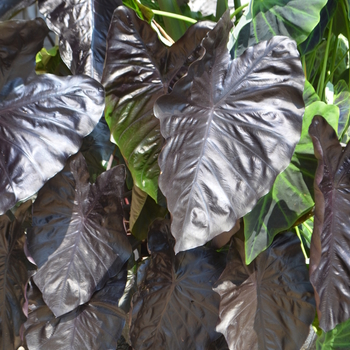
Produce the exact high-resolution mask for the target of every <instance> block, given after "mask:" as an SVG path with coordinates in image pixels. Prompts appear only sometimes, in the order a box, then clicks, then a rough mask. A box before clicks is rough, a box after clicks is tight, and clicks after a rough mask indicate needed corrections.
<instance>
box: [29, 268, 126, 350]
mask: <svg viewBox="0 0 350 350" xmlns="http://www.w3.org/2000/svg"><path fill="white" fill-rule="evenodd" d="M125 281H126V269H123V270H122V271H121V272H119V274H118V275H117V276H116V277H114V278H112V279H110V280H109V281H108V282H107V283H106V285H105V286H104V287H103V289H101V290H100V291H98V292H97V293H95V294H94V295H93V297H92V298H91V300H90V301H89V302H88V303H86V304H84V305H82V306H79V307H78V308H77V309H75V310H73V311H71V312H70V313H68V314H66V315H63V316H60V317H57V318H56V317H55V316H54V314H53V313H52V312H51V310H50V309H49V307H48V306H47V305H46V304H45V303H44V301H43V299H42V296H41V293H40V290H39V288H38V287H37V286H36V285H35V284H34V283H33V282H32V283H31V285H30V288H29V291H28V302H29V314H28V320H27V322H26V323H25V325H24V326H25V337H26V341H27V345H28V349H29V350H37V349H50V350H81V349H101V350H110V349H116V347H117V341H118V338H119V337H120V335H121V333H122V330H123V327H124V325H125V314H124V312H123V311H122V310H121V309H119V307H118V300H119V298H120V297H121V296H122V294H123V290H124V287H125Z"/></svg>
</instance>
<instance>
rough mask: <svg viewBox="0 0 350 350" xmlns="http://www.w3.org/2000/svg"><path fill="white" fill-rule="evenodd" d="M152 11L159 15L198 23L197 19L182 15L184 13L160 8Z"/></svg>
mask: <svg viewBox="0 0 350 350" xmlns="http://www.w3.org/2000/svg"><path fill="white" fill-rule="evenodd" d="M152 12H153V13H154V14H155V15H159V16H164V17H170V18H176V19H179V20H181V21H185V22H189V23H197V21H196V20H195V19H193V18H190V17H186V16H182V15H178V14H176V13H171V12H167V11H160V10H152Z"/></svg>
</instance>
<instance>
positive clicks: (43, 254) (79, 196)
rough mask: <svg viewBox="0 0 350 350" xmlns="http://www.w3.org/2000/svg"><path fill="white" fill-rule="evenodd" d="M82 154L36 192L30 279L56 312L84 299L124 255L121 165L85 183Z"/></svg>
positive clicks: (63, 311)
mask: <svg viewBox="0 0 350 350" xmlns="http://www.w3.org/2000/svg"><path fill="white" fill-rule="evenodd" d="M88 178H89V173H88V169H87V165H86V162H85V160H84V157H83V156H82V155H81V154H80V153H78V154H77V155H76V156H74V157H72V158H71V159H70V160H69V162H68V163H67V165H66V167H65V168H64V170H63V171H62V172H60V173H59V174H57V175H56V176H55V177H54V178H53V179H51V180H50V181H49V182H48V183H47V184H45V186H44V187H43V188H42V189H41V190H40V191H39V194H38V197H37V199H36V201H35V205H34V212H33V225H32V228H31V229H30V230H29V232H28V242H29V245H28V248H29V251H30V253H31V256H32V257H33V259H34V261H35V263H36V264H37V265H38V267H39V270H38V271H37V273H36V274H35V276H34V281H35V284H36V285H37V286H38V287H39V288H40V290H41V291H42V293H43V298H44V301H45V303H46V304H47V305H48V306H49V307H50V309H51V310H52V312H53V313H54V314H55V316H56V317H58V316H61V315H63V314H66V313H68V312H70V311H72V310H73V309H75V308H76V307H77V306H79V305H81V304H84V303H86V302H88V301H89V300H90V298H91V296H92V294H93V293H94V292H95V291H96V290H99V289H101V288H102V286H103V285H104V284H105V283H106V281H107V280H108V279H109V278H111V277H113V276H115V275H116V274H117V273H118V272H119V271H120V269H121V267H122V266H123V265H124V263H125V262H126V261H127V260H128V258H129V256H130V254H131V246H130V244H129V242H128V239H127V237H126V234H125V229H124V225H123V210H122V207H121V198H122V191H123V185H124V179H125V169H124V166H118V167H114V168H112V169H111V170H109V171H106V172H104V173H103V174H101V175H100V176H99V177H98V178H97V180H96V183H95V184H93V185H91V184H90V183H89V182H88Z"/></svg>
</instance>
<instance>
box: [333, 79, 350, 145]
mask: <svg viewBox="0 0 350 350" xmlns="http://www.w3.org/2000/svg"><path fill="white" fill-rule="evenodd" d="M333 104H334V105H335V106H338V108H339V122H338V136H339V138H340V139H341V138H342V136H343V135H344V133H345V132H346V130H347V128H348V126H349V117H350V92H349V88H348V85H347V84H346V82H345V81H344V80H340V81H339V82H338V83H337V84H336V85H335V86H334V98H333Z"/></svg>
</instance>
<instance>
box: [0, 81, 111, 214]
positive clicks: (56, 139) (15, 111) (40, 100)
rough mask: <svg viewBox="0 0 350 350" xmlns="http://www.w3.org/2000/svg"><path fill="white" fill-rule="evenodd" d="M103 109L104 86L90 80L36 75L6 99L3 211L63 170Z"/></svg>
mask: <svg viewBox="0 0 350 350" xmlns="http://www.w3.org/2000/svg"><path fill="white" fill-rule="evenodd" d="M103 108H104V91H103V87H102V86H101V85H100V84H99V83H97V82H96V81H95V80H93V79H91V78H89V77H86V76H77V77H74V76H71V77H56V76H54V75H51V74H45V75H41V76H33V77H30V79H28V80H27V81H26V82H25V84H20V85H18V86H17V87H16V88H15V89H14V90H13V91H12V92H11V93H9V94H8V95H7V96H6V97H5V98H4V99H3V100H2V101H0V150H1V152H0V169H1V173H3V174H4V176H2V177H1V178H0V193H1V202H0V213H3V212H5V211H6V210H7V209H9V208H11V207H12V206H14V205H15V204H16V202H18V201H19V200H23V199H26V198H28V197H29V196H31V195H33V194H34V193H35V192H37V191H38V190H39V189H40V188H41V187H42V186H43V184H44V183H45V182H46V181H47V180H48V179H50V178H51V177H52V176H54V175H55V174H56V173H57V172H59V171H60V170H61V169H62V168H63V166H64V164H65V163H66V160H67V158H68V157H69V156H70V155H71V154H73V153H76V152H77V151H78V150H79V147H80V145H81V143H82V138H83V137H84V136H86V135H87V134H89V133H90V132H91V131H92V130H93V128H94V127H95V125H96V124H97V122H98V121H99V119H100V118H101V115H102V112H103Z"/></svg>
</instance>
